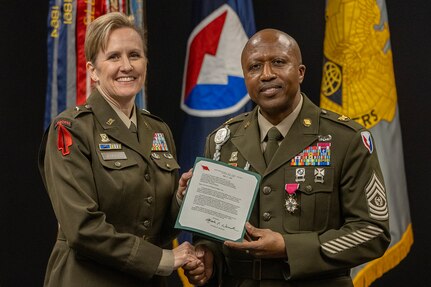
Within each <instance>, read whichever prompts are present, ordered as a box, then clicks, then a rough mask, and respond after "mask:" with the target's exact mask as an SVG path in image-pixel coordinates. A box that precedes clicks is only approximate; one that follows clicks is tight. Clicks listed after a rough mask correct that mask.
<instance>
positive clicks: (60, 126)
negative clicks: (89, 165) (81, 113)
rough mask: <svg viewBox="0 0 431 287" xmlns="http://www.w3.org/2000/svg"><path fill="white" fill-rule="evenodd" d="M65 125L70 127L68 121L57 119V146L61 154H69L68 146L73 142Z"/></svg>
mask: <svg viewBox="0 0 431 287" xmlns="http://www.w3.org/2000/svg"><path fill="white" fill-rule="evenodd" d="M65 126H68V127H70V126H71V123H70V121H66V120H59V121H58V122H57V123H56V124H55V127H56V129H57V148H58V150H59V151H61V154H62V155H68V154H70V149H69V147H70V146H71V145H72V144H73V141H72V136H71V135H70V132H69V131H68V130H67V129H66V128H65Z"/></svg>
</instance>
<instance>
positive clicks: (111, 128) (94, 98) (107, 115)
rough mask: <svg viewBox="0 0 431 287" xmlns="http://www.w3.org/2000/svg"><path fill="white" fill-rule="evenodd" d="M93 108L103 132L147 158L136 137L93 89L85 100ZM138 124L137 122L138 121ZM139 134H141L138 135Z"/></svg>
mask: <svg viewBox="0 0 431 287" xmlns="http://www.w3.org/2000/svg"><path fill="white" fill-rule="evenodd" d="M87 103H88V104H90V106H91V109H92V110H93V113H94V116H95V118H96V120H97V121H98V122H99V124H100V125H101V126H102V128H103V129H104V132H105V133H106V134H107V135H108V136H109V137H112V138H113V139H115V140H116V141H118V142H120V143H122V144H124V145H126V146H128V147H129V148H131V149H133V150H135V151H136V152H138V153H140V154H141V155H142V156H144V157H146V158H148V155H147V154H145V152H144V149H143V146H141V145H140V144H139V142H138V141H137V140H136V137H135V136H134V135H133V134H132V133H131V132H130V131H129V129H128V128H127V127H126V125H125V124H124V123H123V121H122V120H121V119H120V118H119V117H118V115H117V113H116V112H115V111H114V110H113V109H112V108H111V106H110V105H109V104H108V102H106V100H105V99H103V97H102V95H101V94H100V93H99V92H98V91H97V89H95V90H94V91H93V93H92V94H91V96H90V97H89V98H88V101H87ZM138 125H139V122H138ZM140 136H141V135H140Z"/></svg>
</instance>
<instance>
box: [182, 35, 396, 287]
mask: <svg viewBox="0 0 431 287" xmlns="http://www.w3.org/2000/svg"><path fill="white" fill-rule="evenodd" d="M241 63H242V69H243V73H244V78H245V83H246V86H247V90H248V92H249V95H250V97H251V99H252V100H253V101H254V102H255V103H256V104H257V107H256V108H255V109H254V110H253V111H252V112H250V113H245V114H242V115H239V116H237V117H235V118H233V119H231V120H229V121H228V122H226V123H225V124H224V125H223V126H222V127H220V128H219V129H217V130H215V131H214V132H213V133H212V134H210V135H209V136H208V138H207V143H206V149H205V150H206V151H205V153H206V157H210V158H215V159H219V160H220V161H223V162H227V163H229V164H231V165H234V166H237V167H242V168H244V167H245V168H246V169H250V170H251V171H254V172H257V173H259V174H260V175H261V176H262V180H261V183H260V189H259V194H258V197H257V200H256V202H255V206H254V208H253V211H252V214H251V217H250V220H249V223H247V224H246V236H245V239H244V241H243V242H229V241H226V242H224V243H223V244H221V243H217V242H213V241H211V240H207V239H200V238H198V239H196V241H195V243H196V250H197V254H198V257H199V258H200V259H201V260H200V261H195V262H192V263H189V264H187V265H186V266H184V269H185V270H186V275H187V276H188V278H189V281H190V282H191V283H192V284H196V285H203V284H210V285H212V284H218V285H222V286H331V287H334V286H335V287H337V286H340V287H341V286H353V283H352V280H351V278H350V268H352V267H354V266H357V265H359V264H362V263H365V262H367V261H369V260H372V259H375V258H377V257H380V256H381V255H383V253H384V252H385V250H386V248H387V247H388V245H389V242H390V234H389V220H388V208H387V202H386V191H385V187H384V182H383V176H382V172H381V170H380V166H379V162H378V158H377V153H376V150H375V147H374V146H373V141H372V138H371V134H370V132H368V131H367V130H366V129H365V128H364V127H362V126H360V125H359V124H357V123H356V122H354V121H351V120H350V119H349V118H347V117H345V116H340V115H337V114H335V113H332V112H329V111H325V110H322V109H320V108H319V107H317V106H316V105H314V104H313V103H312V102H311V101H310V100H309V99H308V98H307V97H306V96H305V94H303V93H301V91H300V84H301V83H302V81H303V79H304V74H305V66H304V65H303V64H302V59H301V52H300V49H299V46H298V44H297V42H296V41H295V40H294V39H293V38H292V37H290V36H289V35H287V34H285V33H283V32H281V31H278V30H273V29H265V30H262V31H260V32H258V33H256V34H255V35H254V36H253V37H252V38H250V40H249V41H248V42H247V44H246V46H245V47H244V50H243V52H242V56H241ZM221 129H229V131H230V133H225V134H228V135H229V136H226V137H225V138H223V139H220V133H219V134H218V136H217V133H218V130H221ZM214 155H217V156H216V157H215V156H214Z"/></svg>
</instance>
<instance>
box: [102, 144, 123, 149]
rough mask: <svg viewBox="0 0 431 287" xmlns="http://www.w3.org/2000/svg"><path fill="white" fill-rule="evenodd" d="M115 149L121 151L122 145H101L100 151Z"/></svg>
mask: <svg viewBox="0 0 431 287" xmlns="http://www.w3.org/2000/svg"><path fill="white" fill-rule="evenodd" d="M113 149H121V144H120V143H105V144H99V150H113Z"/></svg>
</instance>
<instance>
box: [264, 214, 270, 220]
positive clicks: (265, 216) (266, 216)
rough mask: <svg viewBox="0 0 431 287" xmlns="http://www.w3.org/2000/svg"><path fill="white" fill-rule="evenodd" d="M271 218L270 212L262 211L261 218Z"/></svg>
mask: <svg viewBox="0 0 431 287" xmlns="http://www.w3.org/2000/svg"><path fill="white" fill-rule="evenodd" d="M270 219H271V213H269V212H265V213H263V220H265V221H269V220H270Z"/></svg>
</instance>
